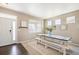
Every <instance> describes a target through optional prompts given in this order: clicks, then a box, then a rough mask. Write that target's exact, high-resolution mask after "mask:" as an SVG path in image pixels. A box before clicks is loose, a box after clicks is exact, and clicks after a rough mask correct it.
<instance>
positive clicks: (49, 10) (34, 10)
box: [6, 3, 79, 18]
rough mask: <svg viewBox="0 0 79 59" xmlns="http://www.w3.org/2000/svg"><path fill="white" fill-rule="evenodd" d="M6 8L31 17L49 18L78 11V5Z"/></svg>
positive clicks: (22, 4) (36, 5) (33, 4)
mask: <svg viewBox="0 0 79 59" xmlns="http://www.w3.org/2000/svg"><path fill="white" fill-rule="evenodd" d="M6 7H7V8H10V9H13V10H16V11H20V12H23V13H26V14H29V15H32V16H36V17H41V18H49V17H54V16H57V15H60V14H64V13H68V12H71V11H75V10H78V9H79V3H8V5H7V6H6Z"/></svg>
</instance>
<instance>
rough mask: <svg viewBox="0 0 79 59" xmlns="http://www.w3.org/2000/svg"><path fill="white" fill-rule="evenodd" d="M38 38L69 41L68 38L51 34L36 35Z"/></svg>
mask: <svg viewBox="0 0 79 59" xmlns="http://www.w3.org/2000/svg"><path fill="white" fill-rule="evenodd" d="M38 35H39V36H46V37H49V38H54V39H59V40H63V41H69V40H70V39H71V37H68V36H61V35H55V34H52V35H49V34H38Z"/></svg>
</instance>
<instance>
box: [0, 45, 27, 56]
mask: <svg viewBox="0 0 79 59" xmlns="http://www.w3.org/2000/svg"><path fill="white" fill-rule="evenodd" d="M0 55H28V52H27V50H26V49H25V48H24V47H23V46H22V45H21V44H12V45H7V46H3V47H0Z"/></svg>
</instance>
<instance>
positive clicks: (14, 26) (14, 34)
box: [13, 21, 16, 40]
mask: <svg viewBox="0 0 79 59" xmlns="http://www.w3.org/2000/svg"><path fill="white" fill-rule="evenodd" d="M15 24H16V22H15V21H13V40H15V39H16V32H15V31H16V25H15Z"/></svg>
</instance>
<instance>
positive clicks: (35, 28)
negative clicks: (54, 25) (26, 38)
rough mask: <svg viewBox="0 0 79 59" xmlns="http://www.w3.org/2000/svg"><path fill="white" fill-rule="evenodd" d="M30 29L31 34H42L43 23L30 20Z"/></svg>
mask: <svg viewBox="0 0 79 59" xmlns="http://www.w3.org/2000/svg"><path fill="white" fill-rule="evenodd" d="M28 27H29V32H31V33H35V32H41V31H42V21H37V20H30V21H29V24H28Z"/></svg>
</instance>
